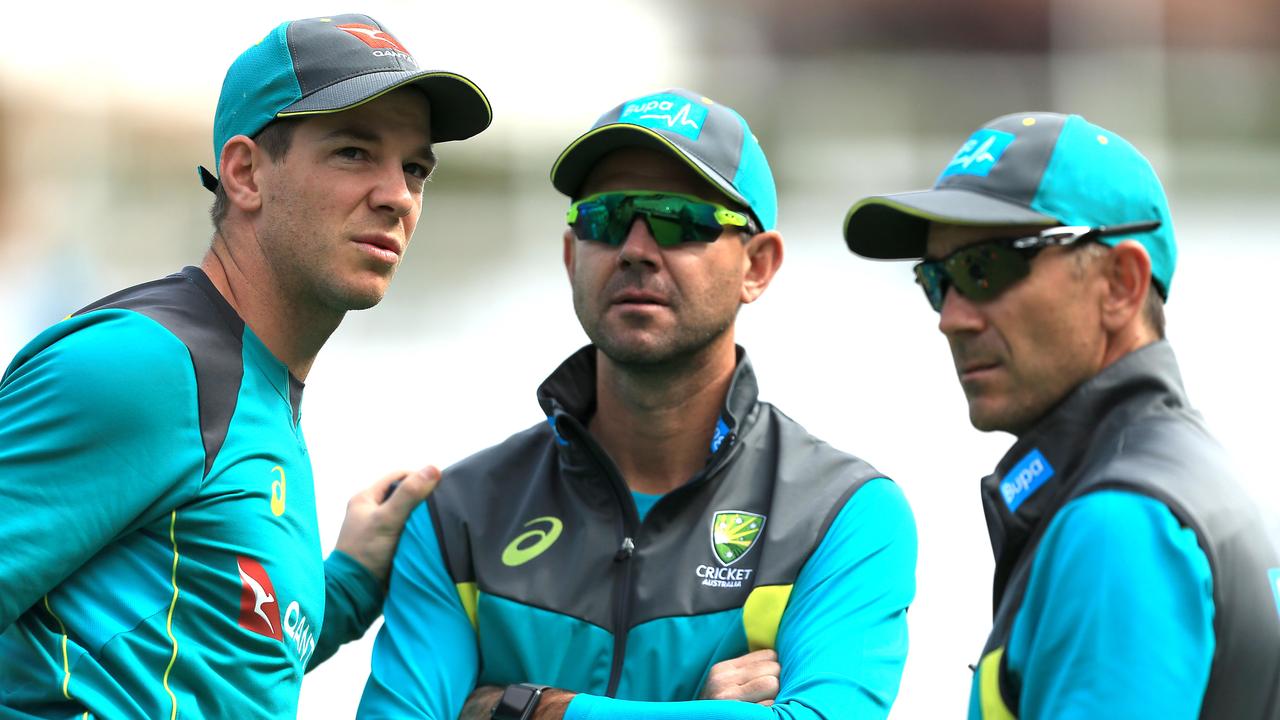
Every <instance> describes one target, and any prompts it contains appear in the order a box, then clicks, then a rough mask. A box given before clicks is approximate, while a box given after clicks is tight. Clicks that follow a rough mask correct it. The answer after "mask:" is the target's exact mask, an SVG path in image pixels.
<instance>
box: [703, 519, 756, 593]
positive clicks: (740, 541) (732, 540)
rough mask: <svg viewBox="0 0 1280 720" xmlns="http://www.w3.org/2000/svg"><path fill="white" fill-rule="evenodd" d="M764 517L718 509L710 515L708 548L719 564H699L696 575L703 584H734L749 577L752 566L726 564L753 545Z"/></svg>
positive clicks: (740, 557) (735, 559)
mask: <svg viewBox="0 0 1280 720" xmlns="http://www.w3.org/2000/svg"><path fill="white" fill-rule="evenodd" d="M764 521H765V516H764V515H757V514H756V513H750V512H744V511H742V510H721V511H719V512H717V513H716V514H715V515H714V516H713V517H712V518H711V551H712V552H713V553H715V556H716V560H717V561H718V562H719V563H720V565H721V567H716V566H714V565H699V566H698V569H697V575H698V577H700V578H702V584H703V585H706V586H708V587H730V588H736V587H742V584H743V583H744V582H746V581H748V580H750V579H751V573H752V572H754V570H752V569H749V568H732V567H730V566H731V565H733V564H734V563H736V562H738V561H739V560H741V559H742V558H743V556H745V555H746V554H747V553H749V552H751V548H753V547H755V545H756V541H757V540H759V539H760V531H762V530H764Z"/></svg>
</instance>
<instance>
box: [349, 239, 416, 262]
mask: <svg viewBox="0 0 1280 720" xmlns="http://www.w3.org/2000/svg"><path fill="white" fill-rule="evenodd" d="M352 242H354V243H355V244H356V245H358V246H359V247H360V249H362V250H364V251H365V252H366V253H368V254H370V255H372V256H374V257H376V258H378V259H380V260H383V261H385V262H389V263H396V262H399V261H400V256H401V255H402V254H403V253H404V248H403V247H401V246H400V243H399V241H397V240H396V239H395V238H393V237H391V236H390V235H378V234H369V235H358V236H356V237H354V238H352Z"/></svg>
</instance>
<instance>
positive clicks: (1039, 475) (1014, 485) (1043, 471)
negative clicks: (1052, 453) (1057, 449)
mask: <svg viewBox="0 0 1280 720" xmlns="http://www.w3.org/2000/svg"><path fill="white" fill-rule="evenodd" d="M1051 477H1053V466H1052V465H1050V464H1049V459H1048V458H1046V457H1045V456H1044V453H1042V452H1040V449H1039V448H1036V449H1034V450H1032V451H1031V452H1029V453H1027V455H1026V457H1024V458H1022V459H1021V460H1019V461H1018V464H1017V465H1014V466H1013V469H1011V470H1010V471H1009V472H1008V473H1007V474H1006V475H1005V476H1004V478H1003V479H1002V480H1001V481H1000V497H1002V498H1003V499H1004V504H1005V505H1007V506H1008V508H1009V512H1017V511H1018V507H1019V506H1020V505H1022V503H1023V502H1024V501H1026V499H1027V498H1029V497H1031V496H1032V495H1034V494H1035V492H1036V491H1037V490H1039V489H1040V486H1041V485H1044V484H1045V482H1046V481H1048V480H1049V478H1051Z"/></svg>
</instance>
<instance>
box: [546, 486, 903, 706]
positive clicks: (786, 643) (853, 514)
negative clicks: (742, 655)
mask: <svg viewBox="0 0 1280 720" xmlns="http://www.w3.org/2000/svg"><path fill="white" fill-rule="evenodd" d="M915 568H916V528H915V520H914V519H913V518H912V515H911V509H910V508H909V507H908V505H907V501H906V498H905V497H904V496H903V494H902V491H901V490H900V489H899V488H898V486H897V485H895V484H894V483H892V482H890V481H889V480H887V479H884V478H878V479H875V480H872V481H870V482H868V483H867V484H866V485H864V486H863V487H862V488H860V489H859V490H858V491H857V492H856V493H854V495H853V497H852V498H850V499H849V501H848V502H847V503H846V504H845V506H844V507H843V508H842V509H841V510H840V513H839V514H838V515H837V516H836V519H835V521H834V522H833V523H832V525H831V527H830V529H828V530H827V534H826V536H825V537H824V538H823V540H822V543H821V544H820V545H819V546H818V548H817V550H815V551H814V554H813V556H812V557H810V558H809V561H808V563H806V565H805V567H804V569H803V570H802V571H801V572H800V576H799V577H798V578H797V579H796V585H795V588H794V589H793V590H792V593H791V599H790V602H789V604H788V605H787V609H786V612H785V613H784V614H783V616H782V623H781V625H780V626H779V627H778V647H777V650H778V659H779V663H780V664H781V665H782V675H781V678H780V684H781V688H780V690H779V692H778V697H777V701H776V702H775V703H774V705H772V706H769V707H766V706H763V705H756V704H753V703H745V702H734V701H724V700H699V701H692V702H678V703H649V702H637V701H631V700H615V699H611V698H604V697H599V696H594V695H577V696H575V697H574V698H573V701H572V702H570V704H569V709H568V711H567V712H566V713H565V718H566V720H680V719H683V720H739V719H741V720H751V719H753V718H758V719H760V720H770V719H773V718H788V719H792V720H801V719H803V720H819V719H820V718H857V719H859V720H862V719H864V718H885V717H887V716H888V714H889V707H890V705H892V704H893V700H894V698H895V697H896V696H897V693H898V684H899V682H900V681H901V679H902V669H903V666H904V664H905V663H906V658H907V606H908V605H910V604H911V601H912V599H913V598H914V597H915Z"/></svg>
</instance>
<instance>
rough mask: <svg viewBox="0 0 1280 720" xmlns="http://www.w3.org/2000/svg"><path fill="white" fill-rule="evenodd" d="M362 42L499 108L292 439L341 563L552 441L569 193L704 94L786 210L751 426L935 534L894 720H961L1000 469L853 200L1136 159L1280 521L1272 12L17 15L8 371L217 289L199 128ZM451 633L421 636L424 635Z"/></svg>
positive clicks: (798, 1) (352, 669)
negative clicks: (829, 455) (100, 320)
mask: <svg viewBox="0 0 1280 720" xmlns="http://www.w3.org/2000/svg"><path fill="white" fill-rule="evenodd" d="M353 11H354V12H367V13H369V14H370V15H372V16H373V17H375V18H377V19H378V20H380V21H382V22H383V23H385V24H386V25H387V26H389V27H390V28H391V29H392V31H393V32H394V33H395V34H396V35H397V36H398V37H399V39H400V40H401V41H402V42H403V43H404V44H405V45H407V46H408V47H409V48H410V49H411V50H412V51H413V52H414V54H415V55H416V57H417V58H418V60H419V62H421V63H422V64H423V66H424V67H438V68H443V69H449V70H454V71H457V72H460V73H462V74H464V75H466V76H468V77H470V78H471V79H473V80H475V81H476V82H477V83H478V84H479V85H480V86H481V87H483V88H484V89H485V91H486V92H487V93H488V94H489V97H490V99H491V101H492V103H493V107H494V112H495V119H494V123H493V126H492V127H491V129H490V130H489V131H487V132H486V133H484V134H483V135H481V136H479V137H478V138H476V139H474V140H471V141H468V142H465V143H461V144H448V145H444V146H441V147H440V148H438V152H439V154H440V156H441V158H442V164H441V167H440V170H439V171H438V174H437V175H436V178H435V180H434V181H433V182H432V184H431V185H430V186H429V187H428V195H427V199H426V203H425V210H424V215H423V220H422V222H421V224H420V226H419V230H418V233H417V239H416V241H415V242H414V244H413V247H412V248H411V250H410V252H409V254H408V257H407V259H406V261H405V263H404V265H403V267H402V269H401V271H400V275H399V277H398V278H397V280H396V284H395V286H394V287H393V289H392V292H391V294H390V295H389V296H388V297H387V299H386V300H385V302H383V303H382V305H381V306H379V307H378V308H376V309H374V310H371V311H368V312H362V313H353V314H352V315H350V316H349V317H348V319H347V321H346V322H345V323H344V325H343V326H342V328H340V329H339V331H338V332H337V333H336V334H335V336H334V337H333V339H332V340H331V341H330V343H329V345H328V346H327V347H326V349H325V352H324V353H323V354H322V355H321V356H320V361H319V362H318V363H317V365H316V367H315V370H314V371H313V373H312V375H311V376H310V378H309V379H308V390H307V400H306V403H305V407H304V418H305V421H304V427H305V430H306V432H307V436H308V439H309V444H310V447H311V451H312V456H313V461H314V465H315V476H316V481H317V497H318V502H319V515H320V525H321V531H322V535H323V541H324V544H325V546H326V547H330V546H332V544H333V542H334V540H335V538H336V536H337V529H338V526H339V524H340V520H341V516H342V512H343V508H344V504H345V501H346V499H347V498H348V496H350V495H351V494H352V493H353V492H355V491H356V490H358V489H359V488H361V487H362V486H364V485H365V484H367V483H369V482H371V481H372V480H373V479H374V478H375V477H377V476H379V475H381V474H383V473H384V472H385V471H387V470H388V469H392V468H396V467H401V466H414V465H419V464H423V463H426V462H433V463H437V464H440V465H442V466H444V465H447V464H449V463H451V462H454V461H456V460H458V459H460V458H462V457H464V456H466V455H468V454H470V453H471V452H474V451H476V450H478V449H480V448H483V447H486V446H488V445H490V444H492V443H495V442H497V441H500V440H501V439H503V438H504V437H506V436H507V435H508V434H510V433H511V432H514V431H516V430H517V429H521V428H523V427H525V426H527V425H529V424H531V423H534V422H537V421H539V420H540V419H541V415H540V411H539V409H538V407H537V405H536V402H535V400H534V389H535V387H536V386H537V384H538V383H539V382H540V381H541V380H542V378H543V377H544V376H545V375H546V374H547V373H548V372H550V371H551V370H552V369H553V368H554V367H555V366H556V365H557V364H558V363H559V361H560V360H561V359H562V358H563V357H564V356H566V355H568V354H569V353H570V352H571V351H572V350H574V349H575V348H576V347H578V346H579V344H581V343H582V342H585V336H583V334H582V332H581V330H580V329H579V328H578V325H577V322H576V320H575V318H574V315H573V312H572V308H571V304H570V296H569V292H568V286H567V283H566V282H565V280H564V275H563V268H562V267H561V264H560V233H561V232H562V229H563V222H562V221H563V214H562V213H563V211H564V209H565V206H566V201H565V199H564V198H562V197H560V196H559V195H557V194H556V193H555V192H554V191H553V190H552V188H551V186H550V183H549V182H548V180H547V173H548V171H549V170H550V167H551V163H552V161H553V160H554V159H555V157H556V155H557V154H558V153H559V151H560V150H561V149H562V148H563V147H564V146H565V145H566V144H568V142H569V141H570V140H572V139H573V138H574V137H576V136H577V134H579V133H581V132H583V131H585V130H586V129H587V127H588V126H589V125H590V123H591V122H592V121H593V120H594V119H595V117H596V116H597V115H598V114H599V113H601V112H603V111H604V110H606V109H608V108H609V107H612V106H613V105H614V104H616V103H618V102H620V101H621V100H623V99H626V98H628V97H632V96H635V95H638V94H642V93H645V92H649V91H653V90H657V89H660V88H664V87H670V86H684V87H689V88H692V89H695V90H697V91H699V92H702V93H704V94H706V95H708V96H710V97H712V98H713V99H716V100H718V101H720V102H723V103H725V104H728V105H731V106H733V107H734V108H736V109H737V110H739V111H740V112H742V113H743V114H744V115H745V116H746V117H747V118H748V120H749V121H750V122H751V124H752V126H753V129H754V130H755V132H756V134H757V136H758V137H759V138H760V141H761V143H762V145H763V147H764V148H765V152H766V153H767V154H768V156H769V159H770V161H771V163H772V165H773V168H774V171H775V174H776V177H777V180H778V187H779V190H780V211H781V212H780V224H779V229H780V230H781V231H782V232H783V234H784V236H785V237H786V239H787V242H788V246H787V249H788V255H787V261H786V263H785V265H784V267H783V270H782V273H781V274H780V276H779V277H778V279H777V280H776V282H775V283H774V285H773V287H772V288H771V289H770V291H769V292H768V294H767V295H766V296H765V297H764V298H763V299H762V300H761V301H760V302H759V303H757V304H756V305H753V306H751V307H748V308H746V309H744V311H743V313H742V316H741V320H740V322H739V342H741V343H742V344H743V345H745V346H746V347H747V349H748V350H749V352H750V354H751V357H752V359H753V361H754V362H755V364H756V369H757V373H758V374H759V377H760V384H761V389H762V396H763V397H764V398H765V399H767V400H771V401H773V402H775V403H776V404H778V405H779V406H780V407H781V408H783V409H784V410H785V411H786V412H787V413H788V414H790V415H792V416H793V417H795V418H797V419H798V420H799V421H800V422H802V423H803V424H805V425H806V426H807V427H808V428H809V429H810V430H812V431H813V432H815V433H816V434H817V435H819V436H820V437H823V438H825V439H827V440H828V441H830V442H831V443H832V444H834V445H836V446H837V447H840V448H843V449H846V450H849V451H851V452H854V453H856V454H859V455H861V456H863V457H865V458H867V459H868V460H870V461H871V462H872V463H874V464H876V465H877V466H879V467H880V468H881V469H882V470H883V471H885V472H886V473H888V474H889V475H891V476H892V477H894V478H895V479H896V480H897V481H898V482H899V483H900V484H901V485H902V487H903V488H904V489H905V491H906V493H907V495H908V497H909V499H910V500H911V501H912V504H913V507H914V509H915V512H916V517H917V521H918V523H919V529H920V548H921V549H920V564H919V572H918V578H919V594H918V600H917V602H916V604H915V605H914V606H913V608H912V610H911V634H912V639H911V655H910V659H909V661H908V664H907V670H906V675H905V677H904V679H903V684H902V689H901V693H900V696H899V700H898V702H897V705H896V706H895V709H894V712H893V717H894V718H897V719H914V718H937V717H957V716H960V715H961V714H962V713H963V712H964V707H965V705H966V702H967V694H968V688H969V679H970V672H969V670H968V668H967V667H966V665H967V664H968V663H971V662H974V661H976V659H977V654H978V652H979V650H980V649H981V646H982V642H983V639H984V638H985V636H986V631H987V629H988V623H989V620H990V600H989V592H990V591H989V588H990V571H991V567H992V561H991V557H990V549H989V545H988V542H987V537H986V532H985V527H984V525H983V521H982V513H981V510H980V505H979V501H978V494H977V480H978V478H979V477H981V476H982V475H984V474H985V473H987V472H988V471H989V470H990V469H991V468H992V467H993V466H994V464H995V462H996V461H997V460H998V459H999V457H1000V456H1001V455H1002V454H1003V452H1004V451H1005V449H1006V448H1007V446H1008V445H1009V443H1010V438H1009V437H1008V436H1004V435H999V434H996V435H983V434H980V433H977V432H976V431H974V430H972V429H971V428H970V427H969V425H968V424H967V416H966V412H965V405H964V402H963V397H962V395H961V393H960V391H959V388H958V386H957V383H956V381H955V379H954V374H953V370H952V368H951V364H950V358H949V355H948V352H947V349H946V344H945V342H944V341H943V339H942V337H941V336H940V335H939V334H938V333H937V332H936V329H935V323H936V316H935V315H934V314H933V313H932V311H931V310H929V308H928V306H927V305H926V304H925V302H924V299H923V298H922V297H921V295H920V293H919V290H918V289H917V288H915V287H914V285H913V284H912V282H911V278H910V271H909V268H908V266H907V265H905V264H881V263H872V262H867V261H863V260H859V259H856V258H854V257H852V256H851V255H849V254H848V252H847V251H846V250H845V248H844V245H843V242H842V240H841V238H840V232H839V228H840V222H841V220H842V218H843V216H844V213H845V210H846V209H847V208H848V206H849V204H850V203H851V201H852V200H854V199H855V198H857V197H860V196H862V195H864V194H870V193H878V192H890V191H897V190H906V189H916V188H923V187H927V186H928V185H929V184H931V183H932V181H933V179H934V177H935V176H936V174H937V172H938V171H939V169H940V168H941V167H942V165H943V164H944V163H945V162H946V160H947V159H949V157H950V155H951V153H952V152H954V150H955V148H956V147H958V145H959V143H960V142H961V141H962V140H963V139H964V138H965V137H967V134H968V133H969V132H970V131H971V130H972V129H973V128H975V127H977V126H978V125H980V124H981V123H982V122H984V121H986V120H987V119H989V118H992V117H995V116H997V115H1001V114H1004V113H1007V112H1013V111H1018V110H1054V111H1061V112H1077V113H1081V114H1083V115H1085V116H1086V117H1088V118H1089V119H1090V120H1092V121H1094V122H1097V123H1099V124H1101V125H1104V126H1106V127H1108V128H1110V129H1112V130H1115V131H1117V132H1119V133H1121V134H1122V135H1124V136H1126V137H1127V138H1129V139H1130V140H1131V141H1133V142H1134V143H1135V144H1136V145H1137V146H1138V147H1139V148H1141V149H1143V150H1144V151H1145V152H1146V153H1147V154H1148V156H1149V157H1150V158H1151V159H1152V161H1153V162H1154V164H1155V166H1156V168H1157V170H1158V171H1159V172H1160V174H1161V176H1162V178H1163V179H1164V181H1165V183H1166V187H1167V189H1168V191H1169V194H1170V196H1171V204H1172V207H1173V212H1174V217H1175V221H1176V224H1177V231H1178V237H1179V242H1180V245H1181V258H1180V262H1179V268H1178V272H1177V275H1176V277H1175V280H1174V283H1173V290H1172V298H1171V302H1170V304H1169V307H1168V315H1169V336H1170V338H1171V340H1172V341H1173V343H1174V346H1175V349H1176V350H1177V351H1178V353H1179V357H1180V360H1181V363H1182V367H1183V372H1184V375H1185V380H1186V384H1187V387H1188V391H1189V393H1190V395H1191V397H1192V400H1193V401H1194V402H1196V403H1197V404H1198V406H1199V408H1200V409H1201V411H1202V412H1203V413H1204V414H1205V416H1206V417H1207V419H1208V421H1209V423H1210V425H1211V426H1212V427H1213V428H1214V429H1215V431H1216V432H1217V434H1218V435H1219V437H1220V438H1221V439H1222V440H1223V442H1224V443H1226V444H1227V446H1228V447H1229V448H1230V449H1231V450H1232V451H1233V453H1234V455H1235V458H1236V459H1237V461H1238V465H1239V467H1240V470H1241V474H1242V477H1244V478H1245V480H1246V482H1247V483H1248V484H1249V486H1250V487H1251V489H1252V490H1253V491H1254V492H1255V494H1256V495H1257V497H1258V498H1259V501H1260V502H1261V503H1263V504H1266V505H1269V506H1271V507H1272V508H1278V507H1280V488H1278V487H1277V482H1276V480H1277V472H1276V469H1275V461H1274V460H1273V458H1272V452H1273V451H1274V449H1275V447H1276V444H1277V443H1276V440H1275V436H1276V430H1277V429H1278V428H1280V423H1278V422H1277V421H1276V419H1275V418H1274V417H1273V416H1272V415H1271V413H1272V412H1274V409H1275V408H1276V407H1277V405H1280V379H1277V377H1276V373H1275V369H1274V368H1275V364H1276V362H1275V357H1276V354H1275V351H1276V331H1275V326H1274V325H1273V324H1271V323H1272V322H1273V320H1268V318H1269V317H1270V316H1269V315H1268V313H1269V312H1270V308H1274V307H1275V302H1274V295H1273V293H1274V292H1275V287H1276V285H1277V283H1276V282H1275V280H1274V278H1272V275H1273V273H1274V272H1276V271H1277V269H1278V268H1280V244H1278V243H1277V240H1280V237H1278V235H1280V233H1278V232H1277V229H1276V228H1277V224H1276V222H1275V214H1276V210H1277V209H1280V199H1278V197H1277V196H1278V195H1280V119H1278V118H1280V5H1277V4H1276V3H1275V2H1273V1H1272V0H1230V1H1229V2H1223V3H1204V2H1200V1H1199V0H978V1H976V2H968V3H957V2H953V1H952V0H914V1H913V2H910V3H904V2H898V1H896V0H789V1H788V2H785V3H784V2H779V1H776V0H775V1H770V0H737V1H736V2H730V1H729V0H702V1H701V2H696V3H695V2H677V1H676V0H648V1H647V2H640V1H631V2H591V1H590V0H543V2H537V3H516V2H509V3H508V2H488V3H485V2H476V3H441V2H423V1H420V0H419V1H412V2H411V1H407V0H405V1H395V0H367V1H366V2H364V3H363V4H358V5H357V4H348V6H346V7H343V6H337V7H335V6H329V5H316V4H314V3H309V2H297V1H295V0H286V1H280V2H272V3H263V2H247V1H245V0H224V1H223V2H219V3H213V4H204V5H191V4H188V3H159V2H150V3H144V2H125V3H113V4H98V5H92V6H91V5H88V4H79V3H77V4H75V5H73V6H71V7H68V6H66V5H63V4H56V3H37V4H28V5H25V6H24V8H23V12H22V18H21V23H20V27H13V28H11V29H10V30H9V31H8V32H7V33H6V38H5V41H4V43H3V44H0V302H3V304H4V307H5V310H4V311H3V312H2V313H0V355H3V356H4V358H5V361H6V362H7V359H8V358H10V357H12V355H13V354H14V353H15V352H16V351H17V350H18V349H19V348H20V347H21V346H22V344H23V343H24V342H25V341H26V340H27V339H28V338H30V337H31V336H33V335H34V334H35V333H36V332H38V331H39V330H40V329H41V328H43V327H44V326H46V325H48V324H50V323H52V322H55V321H57V320H58V319H60V318H61V317H63V316H64V315H65V314H67V313H68V312H71V311H73V310H75V309H77V308H79V307H80V306H82V305H84V304H86V303H88V302H89V301H91V300H94V299H96V298H98V297H99V296H101V295H104V294H106V293H108V292H110V291H112V290H115V289H117V288H119V287H123V286H126V285H130V284H134V283H137V282H142V281H145V280H148V279H151V278H153V277H156V276H159V275H163V274H167V273H169V272H172V271H173V270H175V269H177V268H178V267H180V266H182V265H184V264H194V263H196V262H198V260H199V258H200V256H201V254H202V252H203V250H204V249H205V247H206V245H207V242H208V238H209V234H210V228H209V223H208V219H207V215H206V211H207V207H208V204H209V202H210V196H209V195H208V194H207V193H206V192H205V191H204V190H203V189H202V188H201V187H200V186H199V185H198V183H197V182H196V176H195V172H194V169H195V166H196V165H197V164H198V163H209V162H212V161H213V155H212V152H213V151H212V148H211V125H212V116H213V110H214V107H215V105H216V102H217V96H218V88H219V86H220V84H221V81H222V76H223V73H224V72H225V70H226V67H227V65H228V64H229V63H230V62H231V60H232V59H233V58H234V57H235V56H236V55H237V54H238V53H239V52H240V51H241V50H243V49H244V48H245V47H248V46H249V45H250V44H252V43H254V42H256V41H257V40H258V39H259V38H261V37H262V35H263V34H265V33H266V31H267V30H268V29H269V28H271V27H272V26H274V25H275V24H276V23H278V22H280V21H281V20H284V19H288V18H295V17H310V16H315V15H320V14H323V13H326V12H334V13H338V12H353ZM422 622H423V623H424V624H430V622H431V620H430V618H425V617H424V618H422ZM373 634H374V633H373V632H371V633H370V634H369V636H368V637H367V638H366V639H365V640H364V641H362V642H361V643H359V644H357V645H355V646H352V647H349V648H347V649H345V650H344V651H343V652H341V653H340V654H339V655H338V656H337V657H336V658H335V659H334V660H332V661H330V662H329V663H328V664H327V665H325V666H323V667H322V668H320V669H319V670H317V671H316V672H315V673H313V674H311V675H310V676H308V679H307V681H306V682H305V683H304V687H303V693H302V704H301V716H302V717H304V718H309V717H349V716H351V715H353V714H354V711H355V707H356V704H357V702H358V699H359V695H360V692H361V689H362V687H363V684H364V678H365V676H366V674H367V667H368V656H369V652H370V648H371V641H372V637H373Z"/></svg>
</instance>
